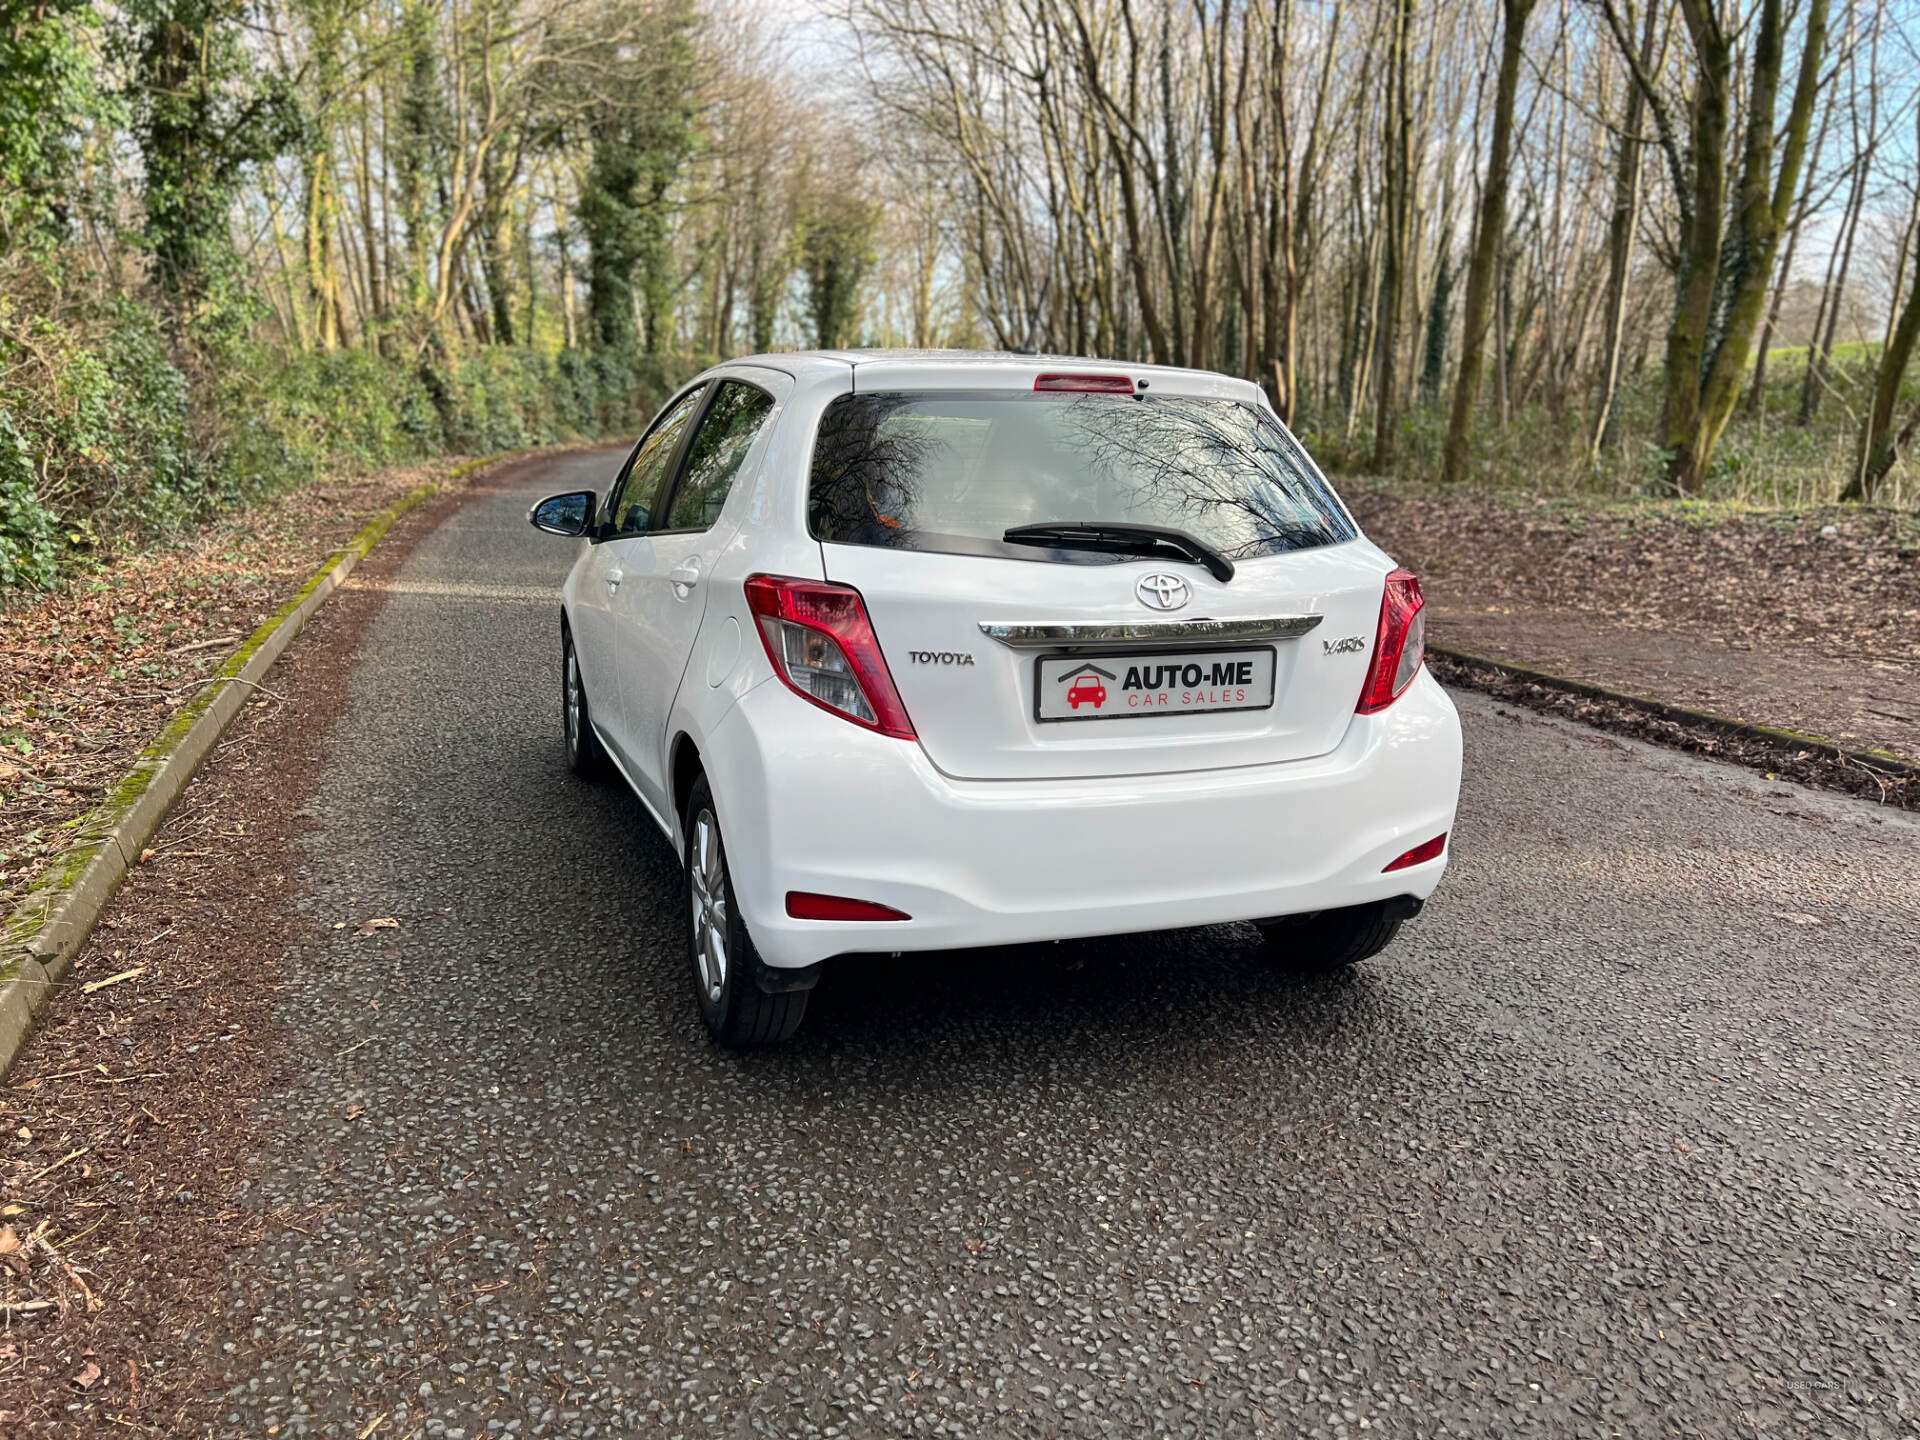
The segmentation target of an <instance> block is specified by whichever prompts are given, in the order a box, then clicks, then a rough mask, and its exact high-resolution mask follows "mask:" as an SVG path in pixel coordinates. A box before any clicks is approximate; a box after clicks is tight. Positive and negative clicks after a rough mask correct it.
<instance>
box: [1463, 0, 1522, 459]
mask: <svg viewBox="0 0 1920 1440" xmlns="http://www.w3.org/2000/svg"><path fill="white" fill-rule="evenodd" d="M1533 5H1534V0H1506V3H1505V5H1504V7H1503V8H1504V11H1505V20H1504V25H1503V29H1502V31H1501V35H1500V78H1499V81H1498V83H1497V85H1496V87H1495V89H1494V96H1493V135H1492V137H1491V141H1490V143H1489V145H1488V150H1487V178H1486V180H1485V182H1484V183H1483V184H1482V185H1481V187H1480V214H1479V218H1478V219H1477V220H1476V222H1475V224H1474V231H1473V255H1472V258H1470V259H1469V260H1468V262H1467V302H1466V309H1465V311H1464V313H1463V316H1462V320H1461V336H1460V369H1459V372H1458V373H1457V374H1456V375H1455V377H1454V381H1453V413H1452V414H1451V415H1450V416H1449V417H1448V421H1447V443H1446V449H1445V450H1444V451H1443V452H1442V457H1441V462H1440V480H1441V483H1442V484H1446V485H1457V484H1459V483H1460V482H1461V481H1462V480H1464V479H1465V478H1466V475H1467V460H1468V450H1469V446H1470V444H1471V441H1472V432H1473V411H1474V406H1475V405H1476V404H1477V403H1478V401H1479V396H1480V367H1481V366H1482V365H1483V364H1484V363H1485V361H1486V351H1487V328H1488V321H1489V320H1490V319H1491V318H1492V313H1493V298H1494V286H1495V285H1496V284H1498V283H1499V278H1500V274H1499V272H1500V251H1501V247H1502V242H1503V241H1504V240H1505V238H1506V231H1507V172H1508V169H1509V167H1510V165H1511V163H1512V155H1513V107H1514V101H1515V98H1516V97H1517V96H1518V95H1519V93H1520V62H1521V60H1522V58H1523V56H1524V53H1525V49H1526V29H1527V17H1528V16H1529V15H1530V14H1531V13H1532V11H1533ZM1501 343H1502V344H1503V345H1504V343H1505V337H1504V336H1502V337H1501Z"/></svg>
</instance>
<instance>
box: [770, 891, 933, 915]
mask: <svg viewBox="0 0 1920 1440" xmlns="http://www.w3.org/2000/svg"><path fill="white" fill-rule="evenodd" d="M787 914H789V915H791V916H792V917H793V918H794V919H796V920H911V919H912V918H913V917H912V916H911V915H909V914H907V912H906V911H904V910H896V909H894V908H893V907H892V906H891V905H881V904H878V903H876V902H875V901H872V900H849V899H847V897H846V896H844V895H816V894H814V893H813V892H812V891H811V890H789V891H787Z"/></svg>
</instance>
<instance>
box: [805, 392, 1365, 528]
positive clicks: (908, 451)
mask: <svg viewBox="0 0 1920 1440" xmlns="http://www.w3.org/2000/svg"><path fill="white" fill-rule="evenodd" d="M1056 520H1082V521H1085V520H1106V521H1127V522H1129V523H1133V524H1147V525H1168V526H1172V527H1174V528H1176V529H1179V530H1185V531H1186V532H1188V533H1189V534H1191V535H1193V536H1195V537H1196V538H1198V539H1200V540H1204V541H1206V542H1207V543H1208V544H1209V545H1212V546H1213V547H1214V548H1215V549H1217V550H1219V551H1221V552H1222V553H1223V554H1225V555H1227V556H1228V557H1229V558H1232V559H1243V558H1249V557H1253V556H1259V555H1272V554H1276V553H1278V552H1281V551H1285V550H1304V549H1309V548H1311V547H1314V546H1318V545H1336V544H1339V543H1340V542H1341V541H1343V540H1352V539H1354V538H1355V537H1356V536H1357V535H1358V534H1359V532H1358V531H1357V530H1356V529H1355V528H1354V524H1353V521H1352V520H1350V519H1349V518H1348V517H1347V513H1346V511H1345V510H1344V509H1342V508H1341V506H1340V503H1339V501H1338V500H1336V499H1335V498H1334V495H1333V492H1332V490H1331V489H1330V488H1329V487H1328V486H1327V483H1326V481H1325V480H1323V479H1322V478H1321V476H1320V473H1319V471H1318V470H1316V469H1315V468H1314V466H1313V464H1312V462H1311V461H1309V460H1308V459H1307V457H1306V455H1305V453H1304V452H1303V451H1302V450H1301V449H1300V446H1299V444H1298V442H1296V441H1295V440H1294V439H1293V437H1292V436H1291V435H1289V434H1288V433H1287V432H1286V430H1284V429H1283V428H1282V427H1281V426H1280V424H1279V423H1278V422H1277V421H1276V420H1275V419H1274V418H1273V417H1272V416H1271V415H1269V414H1267V413H1266V412H1264V411H1262V410H1258V409H1256V408H1254V407H1252V406H1249V405H1241V404H1237V403H1235V402H1233V401H1231V400H1205V399H1190V398H1187V397H1183V396H1153V397H1150V398H1148V397H1142V398H1139V399H1135V398H1133V397H1131V396H1111V395H1061V394H1037V395H1036V394H1032V393H1027V392H1019V391H1009V392H991V393H984V394H983V393H981V392H979V391H971V392H968V393H966V394H942V393H934V392H929V391H901V392H891V393H886V392H881V393H875V394H870V395H843V396H841V397H840V398H839V399H837V400H835V401H834V402H833V403H832V404H831V405H829V406H828V407H827V411H826V414H825V415H823V416H822V417H821V420H820V430H819V434H818V435H817V437H816V438H815V440H814V447H813V471H812V478H811V483H810V485H809V489H808V522H809V524H810V526H811V528H812V530H813V533H814V535H815V536H816V537H818V538H819V539H821V540H826V541H832V542H836V543H839V544H843V545H874V546H882V547H886V548H892V549H913V550H940V551H948V552H952V553H958V554H974V555H1001V556H1006V557H1009V558H1012V559H1020V560H1062V561H1069V562H1072V563H1075V564H1090V563H1091V564H1099V563H1103V562H1111V561H1114V560H1119V559H1125V558H1127V557H1124V556H1115V555H1107V554H1099V553H1090V552H1088V551H1084V550H1065V549H1059V550H1056V549H1051V548H1035V547H1034V546H1031V545H1015V544H1008V543H1007V542H1005V541H1003V540H1002V539H1001V538H1000V537H1001V535H1002V534H1003V533H1004V532H1005V531H1007V530H1008V529H1010V528H1012V527H1013V526H1016V525H1036V524H1040V523H1042V522H1047V521H1056Z"/></svg>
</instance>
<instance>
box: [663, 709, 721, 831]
mask: <svg viewBox="0 0 1920 1440" xmlns="http://www.w3.org/2000/svg"><path fill="white" fill-rule="evenodd" d="M706 770H707V767H706V762H705V761H704V760H703V759H702V758H701V756H700V747H699V746H698V745H696V744H695V743H694V739H693V736H692V735H690V734H688V733H687V732H686V731H685V730H682V731H681V732H680V733H679V734H678V735H675V736H674V737H673V744H672V745H671V746H670V747H669V748H668V751H667V778H668V783H669V784H670V785H671V786H672V789H671V791H670V792H669V793H671V794H672V796H673V817H674V819H675V821H676V822H678V824H679V826H680V833H681V835H682V836H684V835H685V834H686V829H687V797H688V796H690V795H691V794H692V793H693V782H694V781H695V780H698V779H699V778H700V777H701V776H702V775H704V774H706ZM709 783H711V782H709Z"/></svg>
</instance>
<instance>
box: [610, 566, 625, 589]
mask: <svg viewBox="0 0 1920 1440" xmlns="http://www.w3.org/2000/svg"><path fill="white" fill-rule="evenodd" d="M624 579H626V575H625V573H624V572H623V571H619V570H609V571H608V572H607V593H608V594H609V595H611V594H612V593H613V592H614V591H616V590H618V589H619V588H620V582H621V581H622V580H624Z"/></svg>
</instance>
